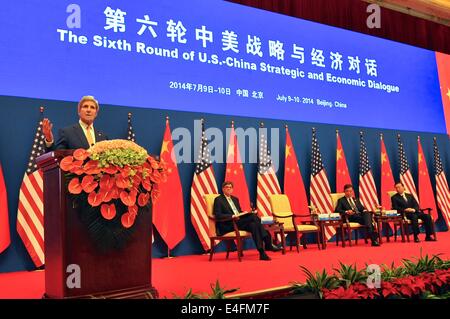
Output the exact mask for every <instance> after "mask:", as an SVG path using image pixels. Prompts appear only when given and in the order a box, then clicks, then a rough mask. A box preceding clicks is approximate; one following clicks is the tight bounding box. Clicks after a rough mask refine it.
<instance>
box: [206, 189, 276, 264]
mask: <svg viewBox="0 0 450 319" xmlns="http://www.w3.org/2000/svg"><path fill="white" fill-rule="evenodd" d="M222 191H223V195H219V196H218V197H216V199H215V200H214V208H213V212H214V216H215V217H216V218H217V219H219V220H220V219H221V218H230V217H231V218H233V219H235V220H236V224H237V227H238V229H240V230H245V231H248V232H250V233H251V234H252V237H253V240H254V242H255V245H256V248H257V249H258V252H259V259H261V260H271V259H270V257H269V256H268V255H267V254H266V252H265V250H269V251H279V250H280V248H279V247H277V246H275V245H273V244H272V238H271V236H270V233H269V232H268V231H267V230H265V229H264V227H263V225H261V220H260V219H259V217H258V216H257V215H256V214H255V213H254V212H248V213H247V212H242V210H241V206H240V205H239V199H238V198H237V197H235V196H232V195H231V194H232V193H233V183H232V182H229V181H225V182H223V184H222ZM243 213H247V214H245V215H241V216H239V214H243ZM216 228H217V233H218V234H219V235H223V234H226V233H229V232H231V231H233V230H234V228H233V222H232V221H223V222H217V223H216ZM263 243H264V244H265V249H264V247H263Z"/></svg>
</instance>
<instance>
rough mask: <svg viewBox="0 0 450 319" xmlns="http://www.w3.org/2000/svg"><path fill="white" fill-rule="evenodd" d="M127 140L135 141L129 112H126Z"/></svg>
mask: <svg viewBox="0 0 450 319" xmlns="http://www.w3.org/2000/svg"><path fill="white" fill-rule="evenodd" d="M127 140H129V141H132V142H136V138H135V135H134V131H133V125H132V124H131V113H128V131H127Z"/></svg>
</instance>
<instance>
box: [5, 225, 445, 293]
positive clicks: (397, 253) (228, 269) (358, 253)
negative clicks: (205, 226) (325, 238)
mask: <svg viewBox="0 0 450 319" xmlns="http://www.w3.org/2000/svg"><path fill="white" fill-rule="evenodd" d="M423 237H424V236H423V235H421V239H422V238H423ZM438 240H439V241H438V242H424V241H422V242H421V243H419V244H417V243H413V242H411V243H401V242H397V243H394V242H390V243H386V242H384V243H383V245H382V246H381V247H371V246H370V245H365V244H364V241H361V242H359V245H358V246H353V247H348V246H347V247H346V248H342V247H336V246H335V245H334V243H331V244H329V245H328V247H327V250H325V251H319V250H318V249H317V246H316V245H309V246H308V249H307V250H304V249H301V250H300V253H299V254H298V253H297V252H296V251H294V250H293V251H292V252H289V251H287V253H286V255H282V254H281V253H269V254H270V256H271V257H272V261H269V262H264V261H259V260H258V253H257V252H256V250H250V251H245V256H244V259H243V261H242V262H238V260H237V258H236V253H232V254H231V255H230V259H229V260H226V259H225V254H222V253H220V254H215V255H214V259H213V261H212V262H209V261H208V256H206V255H200V256H199V255H194V256H183V257H176V258H164V259H154V260H153V285H154V286H155V287H156V289H157V290H158V291H159V293H160V295H161V296H162V297H168V298H171V297H172V296H173V294H178V295H182V294H184V293H185V292H186V291H187V290H188V289H189V288H192V289H193V291H194V292H209V291H210V284H211V283H214V282H215V281H216V280H217V279H219V281H220V283H221V285H222V286H224V287H225V288H239V290H238V293H241V292H250V291H254V290H260V289H267V288H273V287H278V286H285V285H288V284H289V283H290V282H292V281H301V282H303V281H304V276H303V273H302V272H301V270H300V269H299V266H300V265H303V266H305V267H307V268H309V269H311V270H321V269H323V268H326V269H327V270H331V269H332V268H333V267H337V266H338V265H339V261H342V262H343V263H347V264H349V263H354V262H356V263H357V266H358V268H360V267H364V265H365V263H368V264H371V263H375V264H382V263H386V264H390V263H391V262H392V261H394V262H395V263H396V264H399V263H400V261H401V259H402V258H411V257H414V256H419V255H420V251H421V249H422V254H430V255H431V254H439V253H442V254H443V256H442V257H445V258H447V259H448V258H450V233H449V232H445V233H442V232H441V233H438ZM44 274H45V272H44V271H33V272H16V273H3V274H0V298H40V297H41V296H42V294H43V293H44Z"/></svg>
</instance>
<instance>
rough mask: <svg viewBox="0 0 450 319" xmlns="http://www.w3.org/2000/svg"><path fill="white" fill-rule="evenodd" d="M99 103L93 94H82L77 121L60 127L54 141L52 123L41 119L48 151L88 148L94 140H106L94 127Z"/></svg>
mask: <svg viewBox="0 0 450 319" xmlns="http://www.w3.org/2000/svg"><path fill="white" fill-rule="evenodd" d="M99 108H100V106H99V104H98V102H97V100H96V99H95V98H94V97H93V96H83V98H82V99H81V100H80V102H79V103H78V115H79V116H80V119H79V121H78V123H76V124H73V125H70V126H68V127H65V128H63V129H60V130H59V132H58V139H57V140H56V143H55V142H54V139H53V133H52V127H53V125H52V123H51V122H50V121H49V120H48V119H47V118H45V119H44V120H43V121H42V132H43V134H44V136H45V144H46V147H47V150H48V151H54V150H60V149H77V148H84V149H88V148H89V147H91V146H92V145H94V144H95V143H96V142H100V141H103V140H107V139H108V137H107V136H106V135H105V134H103V133H102V132H100V131H98V130H96V129H95V128H94V120H95V118H96V117H97V115H98V111H99Z"/></svg>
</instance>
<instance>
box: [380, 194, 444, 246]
mask: <svg viewBox="0 0 450 319" xmlns="http://www.w3.org/2000/svg"><path fill="white" fill-rule="evenodd" d="M387 193H388V195H389V197H392V196H394V195H395V194H397V192H396V191H389V192H387ZM405 193H407V194H409V193H408V192H405ZM418 204H419V210H420V211H421V212H422V213H426V214H428V215H430V217H431V225H432V227H433V234H432V235H433V236H434V239H435V240H437V235H436V228H435V226H434V219H433V216H431V211H432V209H431V208H421V207H420V203H418ZM403 220H404V224H405V233H406V240H407V241H408V242H409V233H410V231H409V229H410V226H411V227H412V225H411V220H410V219H408V218H406V215H404V214H403ZM418 222H419V227H420V225H422V224H423V221H422V220H421V219H419V220H418ZM397 226H398V225H397V224H394V241H397Z"/></svg>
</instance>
